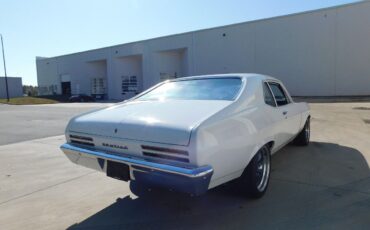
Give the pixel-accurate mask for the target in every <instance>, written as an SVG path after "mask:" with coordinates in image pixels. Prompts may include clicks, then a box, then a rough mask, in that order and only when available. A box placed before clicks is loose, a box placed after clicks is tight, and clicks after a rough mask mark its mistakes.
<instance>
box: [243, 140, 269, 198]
mask: <svg viewBox="0 0 370 230" xmlns="http://www.w3.org/2000/svg"><path fill="white" fill-rule="evenodd" d="M270 169H271V154H270V149H269V148H268V146H264V147H262V148H261V149H260V150H259V151H258V152H257V153H256V155H255V156H254V157H253V158H252V160H251V162H250V163H249V165H248V166H247V168H246V169H245V170H244V172H243V174H242V176H241V177H240V187H241V190H242V191H243V192H244V193H245V194H246V195H248V196H250V197H252V198H260V197H262V196H263V195H264V194H265V192H266V190H267V187H268V183H269V179H270Z"/></svg>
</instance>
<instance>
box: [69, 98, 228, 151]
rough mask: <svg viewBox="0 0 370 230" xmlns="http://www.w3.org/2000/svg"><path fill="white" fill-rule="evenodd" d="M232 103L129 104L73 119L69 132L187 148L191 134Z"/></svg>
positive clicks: (202, 101) (194, 101)
mask: <svg viewBox="0 0 370 230" xmlns="http://www.w3.org/2000/svg"><path fill="white" fill-rule="evenodd" d="M231 103H232V101H221V100H219V101H205V100H173V101H172V100H171V101H133V102H128V103H125V104H120V105H116V106H112V107H109V108H106V109H102V110H98V111H95V112H91V113H88V114H85V115H82V116H78V117H76V118H74V119H73V120H72V121H71V122H70V124H69V126H68V129H69V131H72V132H78V133H86V134H93V135H100V136H105V137H115V138H124V139H131V140H138V141H146V142H156V143H163V144H174V145H184V146H185V145H188V144H189V141H190V135H191V131H192V129H193V127H194V126H196V125H198V124H199V123H201V122H202V121H204V120H205V119H207V118H208V117H210V116H211V115H212V114H214V113H216V112H218V111H220V110H221V109H223V108H225V107H226V106H228V105H229V104H231Z"/></svg>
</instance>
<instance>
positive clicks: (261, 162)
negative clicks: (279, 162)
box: [255, 149, 270, 192]
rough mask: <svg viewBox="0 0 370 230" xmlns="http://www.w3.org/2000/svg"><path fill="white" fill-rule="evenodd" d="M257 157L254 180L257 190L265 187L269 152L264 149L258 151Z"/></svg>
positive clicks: (268, 170)
mask: <svg viewBox="0 0 370 230" xmlns="http://www.w3.org/2000/svg"><path fill="white" fill-rule="evenodd" d="M256 157H257V168H256V172H255V173H256V182H257V189H258V191H260V192H262V191H264V190H265V189H266V186H267V182H268V180H269V176H270V153H269V152H268V151H266V150H264V149H262V150H261V151H259V152H258V153H257V155H256Z"/></svg>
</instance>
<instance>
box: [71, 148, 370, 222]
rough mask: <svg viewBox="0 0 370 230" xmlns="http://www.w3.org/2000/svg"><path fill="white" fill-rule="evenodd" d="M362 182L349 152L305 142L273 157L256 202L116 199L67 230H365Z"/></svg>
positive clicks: (225, 191) (211, 194)
mask: <svg viewBox="0 0 370 230" xmlns="http://www.w3.org/2000/svg"><path fill="white" fill-rule="evenodd" d="M369 176H370V171H369V166H368V163H367V161H366V160H365V158H364V157H363V155H362V154H361V153H360V152H359V151H358V150H356V149H353V148H350V147H345V146H341V145H337V144H332V143H323V142H312V143H310V145H309V146H308V147H297V146H287V147H285V148H283V149H282V150H280V151H279V152H278V153H277V154H275V155H274V156H273V158H272V175H271V181H270V184H269V188H268V191H267V193H266V194H265V196H264V197H263V198H261V199H259V200H252V199H248V198H246V197H245V196H243V194H241V193H240V192H239V191H237V189H236V186H235V185H234V183H228V184H225V185H222V186H219V187H217V188H215V189H212V190H210V191H208V193H207V194H206V195H203V196H200V197H190V196H187V195H183V194H178V193H174V192H169V191H163V190H153V191H151V192H148V193H146V194H143V195H141V196H134V195H130V196H125V197H122V198H117V200H116V202H115V203H113V204H111V205H110V206H108V207H106V208H104V209H103V210H101V211H99V212H97V213H96V214H94V215H92V216H90V217H89V218H87V219H85V220H83V221H81V222H80V223H76V224H74V225H72V226H70V227H69V229H246V228H251V229H267V228H268V229H270V228H273V229H312V228H317V227H320V228H337V227H339V228H345V227H346V226H348V228H351V227H352V228H353V227H356V224H357V226H363V225H364V224H365V225H364V226H370V225H369V224H370V221H369V218H368V213H370V179H369ZM366 191H368V193H366ZM366 194H367V195H366ZM97 199H98V198H97ZM356 221H357V222H356Z"/></svg>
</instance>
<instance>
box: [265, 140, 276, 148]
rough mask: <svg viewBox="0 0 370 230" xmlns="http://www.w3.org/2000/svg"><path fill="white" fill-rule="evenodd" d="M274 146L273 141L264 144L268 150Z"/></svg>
mask: <svg viewBox="0 0 370 230" xmlns="http://www.w3.org/2000/svg"><path fill="white" fill-rule="evenodd" d="M274 144H275V142H274V141H270V142H268V143H266V145H267V147H268V148H269V149H270V150H271V149H272V147H274Z"/></svg>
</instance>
